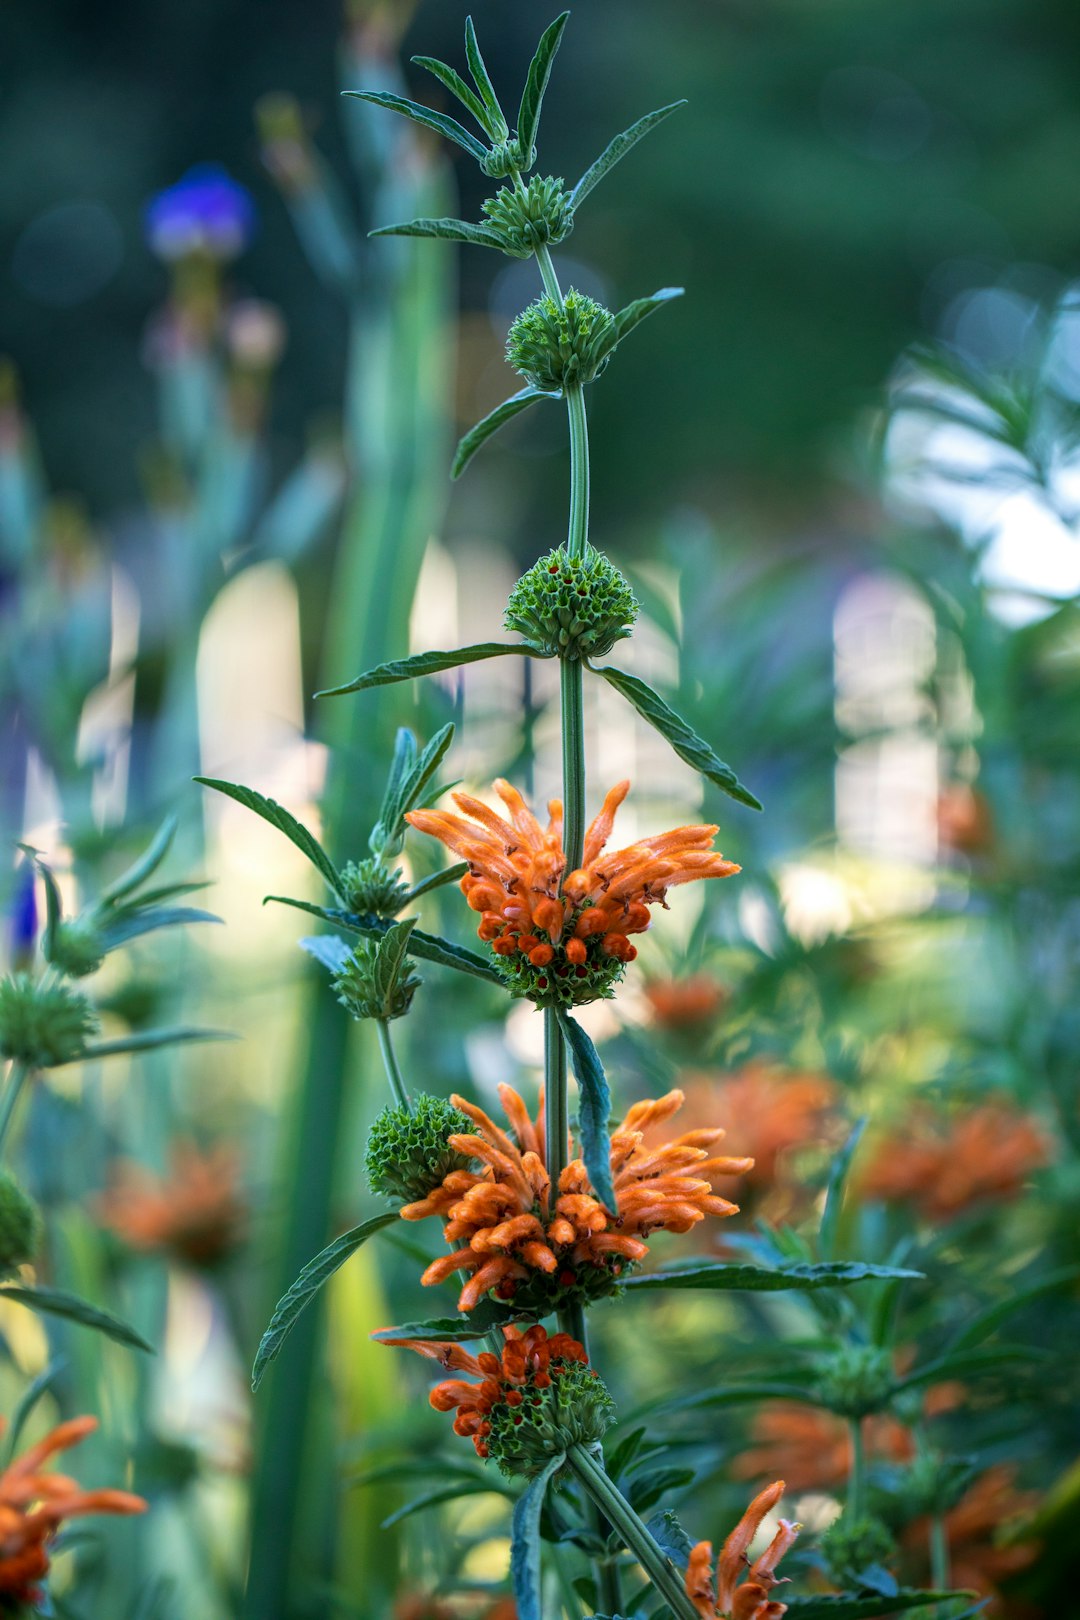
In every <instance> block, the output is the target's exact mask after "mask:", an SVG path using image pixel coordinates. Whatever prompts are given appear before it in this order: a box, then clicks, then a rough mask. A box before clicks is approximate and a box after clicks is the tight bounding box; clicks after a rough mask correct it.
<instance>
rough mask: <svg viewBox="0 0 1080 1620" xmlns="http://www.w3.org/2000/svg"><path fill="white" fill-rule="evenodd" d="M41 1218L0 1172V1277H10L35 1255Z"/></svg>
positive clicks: (15, 1184) (30, 1202) (27, 1200)
mask: <svg viewBox="0 0 1080 1620" xmlns="http://www.w3.org/2000/svg"><path fill="white" fill-rule="evenodd" d="M40 1242H41V1216H40V1214H39V1213H38V1208H37V1205H36V1204H35V1203H34V1202H33V1200H32V1199H30V1198H28V1197H27V1195H26V1194H25V1193H24V1192H23V1190H22V1188H21V1187H20V1186H19V1184H18V1182H17V1181H15V1180H14V1179H13V1177H11V1176H10V1175H9V1174H8V1172H7V1171H6V1170H0V1276H10V1274H11V1273H12V1272H13V1271H16V1270H17V1269H18V1267H19V1266H24V1265H26V1264H27V1262H28V1261H30V1260H32V1259H33V1258H34V1256H35V1254H36V1253H37V1250H38V1244H39V1243H40Z"/></svg>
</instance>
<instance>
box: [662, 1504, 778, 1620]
mask: <svg viewBox="0 0 1080 1620" xmlns="http://www.w3.org/2000/svg"><path fill="white" fill-rule="evenodd" d="M784 1490H785V1485H784V1481H783V1480H782V1479H778V1480H776V1482H775V1483H774V1484H772V1485H768V1486H766V1488H765V1490H763V1491H761V1492H759V1493H758V1495H757V1496H755V1497H754V1500H753V1501H752V1502H751V1503H750V1506H749V1507H748V1508H747V1510H746V1512H745V1513H744V1514H743V1516H742V1518H741V1519H740V1520H739V1522H738V1524H737V1525H736V1526H735V1528H734V1530H733V1531H732V1532H731V1534H730V1536H728V1538H727V1540H726V1541H725V1542H724V1545H723V1547H722V1548H721V1551H720V1557H719V1559H718V1560H717V1564H716V1583H715V1585H714V1584H713V1575H712V1542H711V1541H699V1542H698V1544H697V1546H696V1547H695V1548H694V1549H693V1551H692V1552H691V1554H690V1560H689V1562H688V1564H687V1566H686V1595H687V1597H688V1598H689V1599H690V1601H691V1603H692V1604H693V1605H694V1608H695V1609H696V1610H697V1612H698V1614H700V1615H701V1616H702V1620H717V1617H719V1616H723V1617H724V1620H779V1617H780V1616H781V1615H782V1614H786V1613H787V1604H786V1603H777V1602H775V1601H774V1600H773V1599H772V1598H770V1596H769V1593H770V1592H771V1591H772V1590H773V1588H774V1587H776V1586H779V1585H780V1584H781V1583H780V1579H779V1578H778V1577H777V1576H776V1574H775V1573H774V1572H775V1570H776V1566H777V1564H778V1563H779V1562H780V1560H781V1558H782V1557H783V1556H784V1554H785V1553H786V1552H787V1550H788V1548H789V1547H790V1546H791V1545H792V1543H793V1542H794V1540H795V1537H796V1536H797V1535H798V1533H799V1529H800V1526H799V1525H797V1524H792V1523H791V1522H790V1520H788V1519H781V1520H780V1522H779V1527H778V1529H777V1531H776V1534H775V1535H774V1536H773V1538H772V1540H771V1541H770V1543H769V1545H768V1546H767V1547H766V1549H765V1551H764V1552H763V1553H762V1554H761V1556H760V1557H759V1558H756V1559H755V1560H754V1562H753V1563H752V1564H751V1563H750V1562H749V1559H748V1558H747V1556H746V1555H747V1550H748V1549H749V1547H750V1543H751V1542H752V1541H753V1539H754V1537H755V1536H756V1535H757V1533H758V1531H759V1530H760V1528H761V1524H762V1520H763V1519H764V1518H765V1516H766V1514H768V1513H771V1512H772V1510H773V1508H774V1507H775V1506H776V1505H777V1503H778V1502H779V1500H780V1498H781V1497H782V1496H783V1494H784ZM744 1569H746V1580H745V1581H744V1582H743V1583H742V1585H741V1586H740V1585H739V1577H740V1575H741V1574H742V1573H743V1570H744Z"/></svg>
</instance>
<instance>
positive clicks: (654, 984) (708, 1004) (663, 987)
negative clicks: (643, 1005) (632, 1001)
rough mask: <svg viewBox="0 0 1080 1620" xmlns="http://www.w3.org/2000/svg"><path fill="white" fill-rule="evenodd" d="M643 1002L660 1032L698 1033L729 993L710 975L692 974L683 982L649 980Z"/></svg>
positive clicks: (710, 1020) (715, 1013) (709, 1021)
mask: <svg viewBox="0 0 1080 1620" xmlns="http://www.w3.org/2000/svg"><path fill="white" fill-rule="evenodd" d="M645 998H646V1000H647V1001H648V1003H649V1006H650V1007H651V1008H652V1016H653V1021H654V1023H657V1024H659V1025H660V1027H661V1028H662V1029H669V1030H673V1031H677V1030H690V1031H700V1028H701V1025H702V1024H708V1023H711V1022H712V1020H713V1019H714V1018H715V1017H716V1016H717V1014H718V1013H719V1012H720V1009H721V1008H722V1007H723V1005H724V1003H725V1002H726V1001H727V999H728V992H727V990H726V989H725V988H724V986H723V985H722V984H721V983H720V982H719V980H718V979H714V978H713V977H712V976H711V975H710V974H708V973H691V974H690V975H689V976H688V977H687V978H685V979H652V980H650V982H649V983H648V984H647V985H646V986H645Z"/></svg>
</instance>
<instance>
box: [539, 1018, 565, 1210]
mask: <svg viewBox="0 0 1080 1620" xmlns="http://www.w3.org/2000/svg"><path fill="white" fill-rule="evenodd" d="M566 1093H567V1088H566V1042H565V1041H564V1039H563V1032H562V1030H561V1029H560V1028H559V1021H558V1019H557V1018H556V1016H555V1009H554V1007H545V1008H544V1133H545V1139H546V1140H545V1146H546V1150H547V1173H548V1175H549V1176H550V1177H551V1191H550V1193H549V1194H548V1197H549V1199H550V1200H551V1207H552V1209H554V1205H555V1200H556V1198H557V1197H558V1196H559V1193H558V1187H559V1177H560V1176H561V1175H562V1173H563V1171H564V1170H565V1168H566V1140H567V1137H568V1135H569V1132H570V1113H569V1105H568V1098H567V1094H566Z"/></svg>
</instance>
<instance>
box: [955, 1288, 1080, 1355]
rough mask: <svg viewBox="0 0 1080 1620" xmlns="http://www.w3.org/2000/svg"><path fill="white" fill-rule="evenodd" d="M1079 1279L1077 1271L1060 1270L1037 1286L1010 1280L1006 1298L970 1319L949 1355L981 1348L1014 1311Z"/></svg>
mask: <svg viewBox="0 0 1080 1620" xmlns="http://www.w3.org/2000/svg"><path fill="white" fill-rule="evenodd" d="M1078 1275H1080V1267H1077V1266H1059V1267H1058V1268H1057V1269H1056V1270H1054V1271H1048V1272H1047V1273H1046V1275H1045V1276H1043V1277H1040V1278H1039V1279H1038V1281H1037V1282H1033V1283H1031V1284H1030V1285H1029V1287H1027V1288H1020V1287H1018V1286H1017V1284H1018V1282H1019V1279H1018V1278H1012V1279H1010V1283H1011V1289H1010V1293H1009V1295H1008V1297H1007V1298H1006V1299H1000V1300H997V1301H995V1303H994V1304H993V1305H987V1306H986V1307H985V1308H984V1309H983V1310H981V1311H979V1313H978V1314H977V1315H976V1316H973V1317H972V1318H971V1320H970V1321H969V1322H968V1323H967V1325H966V1326H965V1327H964V1328H963V1329H962V1330H961V1331H960V1332H959V1333H958V1334H957V1335H956V1337H955V1338H954V1339H953V1340H952V1342H951V1343H950V1345H949V1347H948V1353H949V1354H950V1355H953V1354H957V1353H959V1352H960V1351H962V1350H964V1351H966V1350H971V1349H973V1348H974V1347H975V1346H976V1345H978V1344H981V1343H982V1341H983V1339H988V1338H989V1337H990V1335H991V1334H992V1333H993V1332H994V1331H995V1330H996V1329H997V1328H998V1327H1000V1326H1001V1324H1002V1322H1004V1321H1007V1320H1008V1318H1009V1317H1010V1316H1012V1314H1013V1312H1014V1311H1019V1310H1023V1308H1024V1306H1026V1305H1030V1304H1032V1303H1033V1302H1034V1301H1035V1300H1037V1299H1041V1298H1042V1296H1043V1295H1044V1294H1054V1293H1056V1292H1057V1290H1058V1289H1059V1288H1062V1287H1063V1286H1065V1285H1067V1284H1068V1283H1071V1282H1074V1281H1075V1280H1076V1277H1077V1276H1078Z"/></svg>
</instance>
